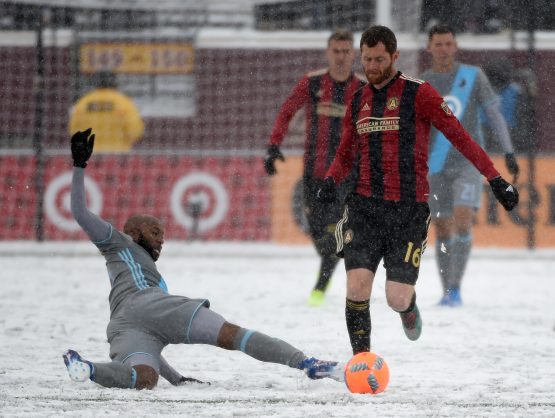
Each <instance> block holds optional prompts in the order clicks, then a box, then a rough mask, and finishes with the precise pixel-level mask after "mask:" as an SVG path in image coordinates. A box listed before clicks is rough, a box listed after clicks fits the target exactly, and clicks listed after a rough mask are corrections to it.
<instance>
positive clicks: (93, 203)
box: [44, 171, 102, 232]
mask: <svg viewBox="0 0 555 418" xmlns="http://www.w3.org/2000/svg"><path fill="white" fill-rule="evenodd" d="M71 177H72V173H71V171H67V172H65V173H63V174H60V175H59V176H57V177H55V178H54V179H53V180H52V181H51V182H50V183H49V184H48V187H47V189H46V193H45V194H44V210H45V212H46V216H47V217H48V218H49V219H50V221H52V223H53V224H54V225H56V226H57V227H58V228H60V229H62V230H64V231H68V232H76V231H79V230H80V229H81V227H80V226H79V225H78V224H77V222H75V220H74V219H73V216H72V215H71ZM85 193H86V194H87V195H88V198H89V199H88V202H89V204H88V206H89V210H90V211H91V212H93V213H95V214H97V215H98V214H99V213H100V211H101V210H102V192H101V191H100V188H99V187H98V185H97V184H96V182H95V181H94V180H92V179H91V178H89V177H85Z"/></svg>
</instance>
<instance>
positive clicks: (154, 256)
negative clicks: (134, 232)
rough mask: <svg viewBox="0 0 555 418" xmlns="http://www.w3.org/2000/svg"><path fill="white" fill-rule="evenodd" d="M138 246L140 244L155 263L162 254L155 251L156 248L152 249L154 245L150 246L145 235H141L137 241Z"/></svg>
mask: <svg viewBox="0 0 555 418" xmlns="http://www.w3.org/2000/svg"><path fill="white" fill-rule="evenodd" d="M137 244H139V245H140V246H141V247H143V248H144V250H145V251H146V252H147V253H148V254H149V255H150V256H151V257H152V259H153V260H154V261H156V260H158V257H159V256H160V252H159V251H155V250H154V248H152V245H150V244H149V243H148V242H147V240H146V239H145V237H144V235H143V234H141V235H139V239H138V240H137Z"/></svg>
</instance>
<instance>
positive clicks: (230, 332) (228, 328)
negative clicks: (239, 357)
mask: <svg viewBox="0 0 555 418" xmlns="http://www.w3.org/2000/svg"><path fill="white" fill-rule="evenodd" d="M240 330H241V327H239V326H237V325H234V324H232V323H230V322H227V321H226V322H224V324H223V325H222V328H221V329H220V332H219V333H218V343H217V344H218V347H220V348H225V349H226V350H235V339H236V337H237V335H238V334H239V331H240Z"/></svg>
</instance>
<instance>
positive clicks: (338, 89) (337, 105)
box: [265, 31, 364, 306]
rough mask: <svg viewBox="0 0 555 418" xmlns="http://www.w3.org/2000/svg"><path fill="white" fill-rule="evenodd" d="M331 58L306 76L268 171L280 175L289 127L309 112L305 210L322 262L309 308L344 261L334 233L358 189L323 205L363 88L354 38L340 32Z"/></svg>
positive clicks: (346, 186) (284, 110)
mask: <svg viewBox="0 0 555 418" xmlns="http://www.w3.org/2000/svg"><path fill="white" fill-rule="evenodd" d="M326 58H327V60H328V63H329V67H328V68H324V69H322V70H318V71H313V72H310V73H308V74H306V75H305V76H304V77H303V78H301V80H300V81H299V82H298V83H297V85H296V86H295V88H294V89H293V91H292V92H291V94H290V95H289V97H288V98H287V100H286V101H285V102H284V103H283V105H282V106H281V109H280V111H279V114H278V116H277V119H276V122H275V124H274V128H273V130H272V135H271V137H270V144H269V147H268V157H267V158H266V160H265V168H266V171H267V172H268V174H269V175H274V174H275V173H276V168H275V160H277V159H280V160H283V159H284V157H283V155H282V153H281V152H280V149H279V148H280V145H281V144H282V142H283V139H284V137H285V134H286V133H287V129H288V127H289V123H290V122H291V119H292V118H293V116H294V115H295V114H296V113H297V111H299V110H300V109H301V108H302V107H304V108H305V111H306V141H305V147H304V174H303V210H304V213H305V214H306V218H307V221H308V224H309V230H310V236H311V238H312V241H313V242H314V246H315V247H316V250H317V251H318V254H319V255H320V257H321V264H320V271H319V274H318V279H317V282H316V285H315V286H314V289H313V291H312V293H311V295H310V298H309V300H308V303H309V305H312V306H319V305H320V304H322V302H323V301H324V292H325V291H326V287H327V286H328V284H329V281H330V279H331V276H332V274H333V271H334V270H335V267H336V266H337V263H338V261H339V259H338V258H337V256H336V255H335V239H334V235H333V232H334V230H335V223H336V222H337V220H338V219H339V218H340V217H341V213H342V211H343V209H342V208H343V201H344V198H345V196H346V195H347V194H348V193H349V192H350V190H351V189H352V186H353V179H352V178H350V179H349V181H345V182H344V183H343V184H342V185H341V186H340V190H339V193H338V195H337V198H336V199H335V200H334V201H333V202H326V203H322V202H318V201H317V200H316V192H317V191H318V189H319V188H320V186H321V185H322V182H323V180H324V176H325V174H326V172H327V170H328V168H329V166H330V164H331V162H332V160H333V158H334V157H335V152H336V150H337V146H338V145H339V138H340V135H341V121H342V119H343V116H344V115H345V104H346V103H347V99H348V97H349V96H350V95H352V94H353V92H355V91H356V90H357V89H359V88H360V87H361V86H362V85H364V77H363V76H362V75H358V74H355V73H354V72H353V63H354V60H355V51H354V48H353V34H352V33H351V32H349V31H336V32H334V33H332V34H331V36H330V37H329V39H328V46H327V49H326Z"/></svg>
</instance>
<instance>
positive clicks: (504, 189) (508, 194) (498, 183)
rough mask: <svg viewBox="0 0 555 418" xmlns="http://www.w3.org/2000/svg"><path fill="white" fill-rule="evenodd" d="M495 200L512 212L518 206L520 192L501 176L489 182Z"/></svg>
mask: <svg viewBox="0 0 555 418" xmlns="http://www.w3.org/2000/svg"><path fill="white" fill-rule="evenodd" d="M489 184H490V186H491V190H492V191H493V194H494V196H495V198H496V199H497V200H498V201H499V203H501V204H502V205H503V207H504V208H505V210H507V211H511V210H513V209H514V207H515V206H516V205H518V190H517V189H516V187H515V186H513V185H512V184H510V183H507V182H506V181H505V180H504V179H503V178H502V177H501V176H499V177H495V178H494V179H491V180H490V181H489Z"/></svg>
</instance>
